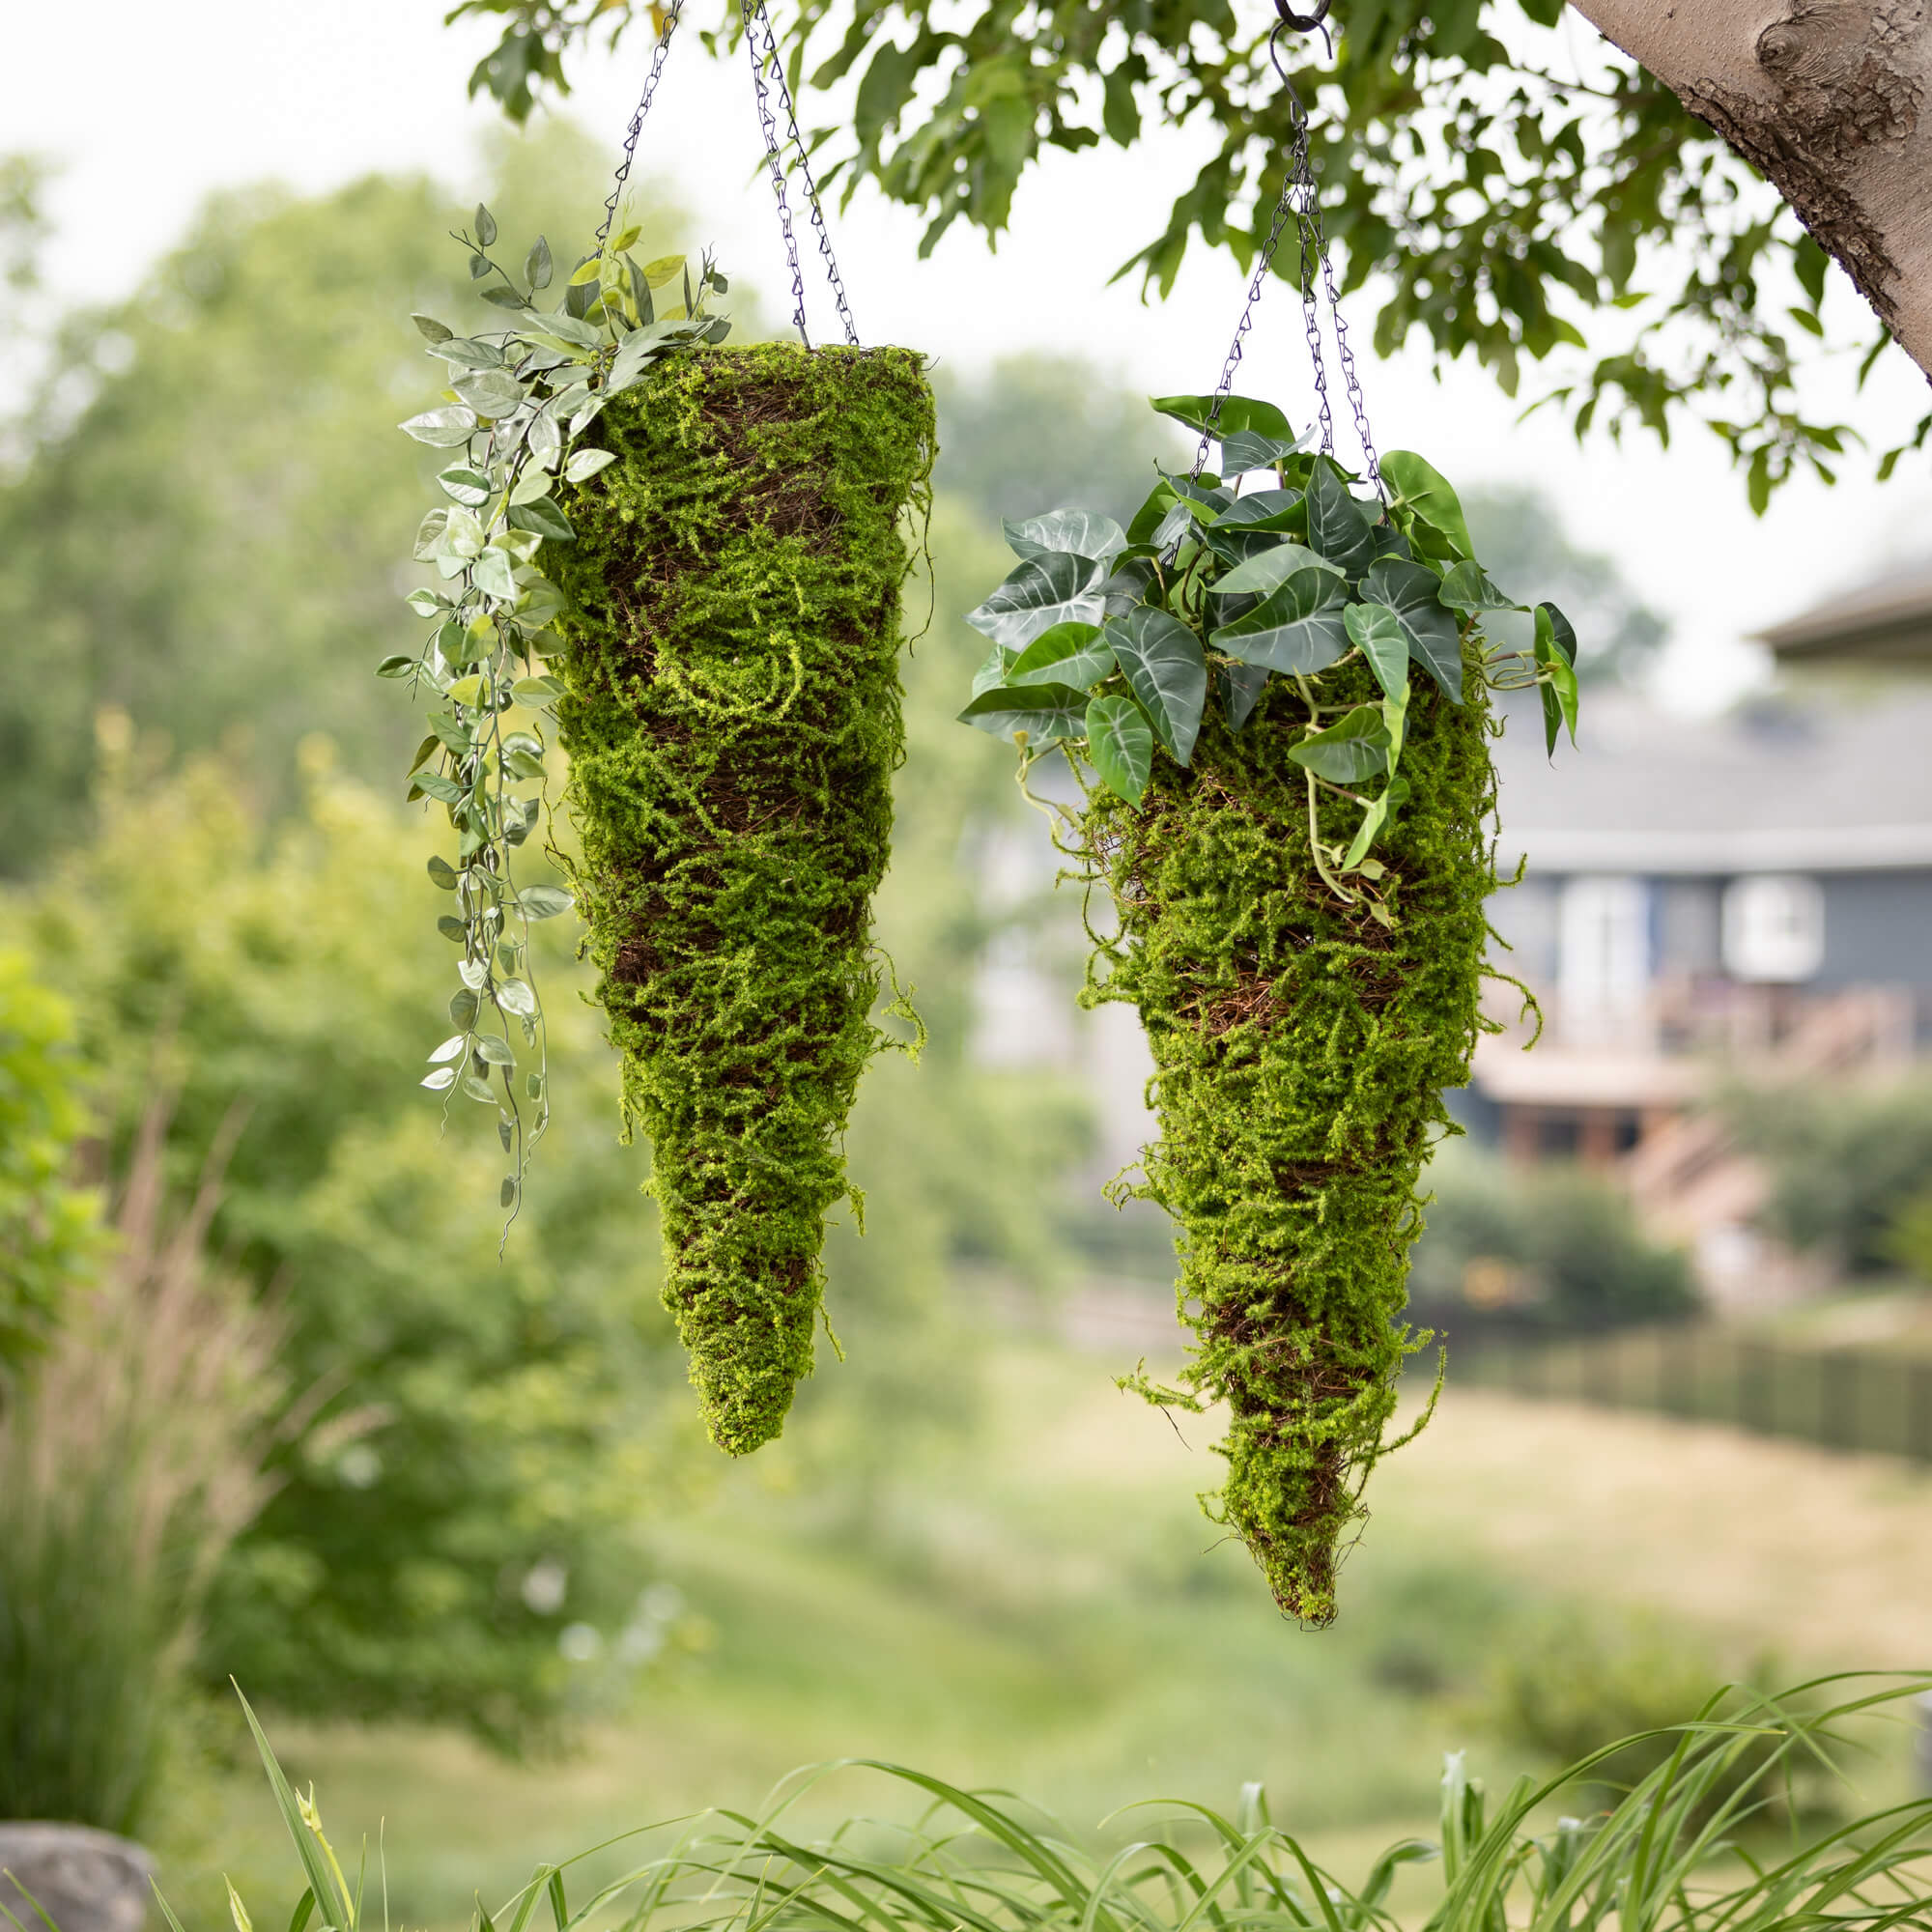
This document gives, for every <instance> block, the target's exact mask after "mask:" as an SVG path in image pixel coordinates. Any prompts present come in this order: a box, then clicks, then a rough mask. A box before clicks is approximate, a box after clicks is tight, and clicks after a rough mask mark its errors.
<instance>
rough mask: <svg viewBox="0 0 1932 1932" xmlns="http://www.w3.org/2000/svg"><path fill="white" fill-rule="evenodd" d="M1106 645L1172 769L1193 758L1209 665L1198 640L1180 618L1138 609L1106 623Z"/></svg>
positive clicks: (1141, 607) (1165, 612)
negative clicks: (1170, 762)
mask: <svg viewBox="0 0 1932 1932" xmlns="http://www.w3.org/2000/svg"><path fill="white" fill-rule="evenodd" d="M1106 636H1107V641H1108V643H1110V644H1111V645H1112V646H1113V648H1114V657H1115V659H1116V661H1117V662H1118V663H1119V665H1120V667H1121V668H1122V670H1123V671H1124V672H1125V673H1126V678H1127V683H1128V685H1129V686H1131V687H1132V690H1133V694H1134V696H1136V697H1138V698H1139V699H1140V701H1141V705H1142V708H1143V709H1144V710H1145V711H1146V712H1147V714H1148V716H1149V718H1150V719H1151V720H1152V723H1153V728H1154V735H1155V736H1156V737H1158V738H1159V740H1160V742H1161V745H1162V747H1163V749H1164V750H1165V751H1166V753H1167V754H1168V756H1169V757H1171V758H1172V759H1173V760H1174V761H1175V763H1176V764H1178V765H1184V764H1186V763H1187V762H1188V760H1189V759H1190V758H1192V757H1193V755H1194V740H1195V738H1196V737H1197V736H1198V735H1199V734H1200V730H1201V711H1202V707H1203V706H1204V705H1205V704H1206V703H1207V701H1208V660H1207V659H1206V657H1204V656H1203V654H1202V650H1201V640H1200V639H1198V638H1197V637H1196V636H1195V635H1194V633H1193V632H1192V631H1190V630H1189V629H1188V628H1187V626H1186V625H1185V624H1183V623H1182V622H1181V621H1180V619H1179V617H1175V616H1170V615H1169V613H1168V612H1167V611H1158V610H1155V609H1154V607H1153V606H1152V605H1151V604H1143V605H1141V606H1140V607H1139V609H1138V610H1133V611H1127V612H1126V613H1125V614H1124V615H1122V616H1119V617H1110V618H1109V619H1108V620H1107V630H1106Z"/></svg>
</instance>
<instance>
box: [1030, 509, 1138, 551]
mask: <svg viewBox="0 0 1932 1932" xmlns="http://www.w3.org/2000/svg"><path fill="white" fill-rule="evenodd" d="M1001 528H1002V529H1004V530H1005V531H1006V533H1007V542H1008V543H1009V545H1011V547H1012V549H1013V551H1014V553H1015V554H1017V555H1019V556H1022V557H1039V556H1050V555H1052V554H1054V553H1055V552H1056V551H1065V552H1067V553H1069V554H1071V555H1074V556H1084V557H1088V558H1090V559H1091V560H1092V561H1093V562H1094V563H1110V562H1112V561H1113V559H1114V558H1115V557H1116V556H1118V555H1119V554H1120V553H1121V552H1122V551H1123V550H1125V549H1126V547H1127V533H1126V531H1125V530H1123V529H1122V527H1121V526H1120V525H1119V524H1117V523H1116V522H1115V521H1114V520H1113V518H1112V517H1103V516H1100V515H1098V514H1097V513H1095V512H1094V511H1093V510H1049V511H1047V513H1046V514H1045V515H1044V516H1041V517H1026V518H1023V519H1022V520H1021V521H1020V522H1018V523H1014V522H1013V521H1012V520H1011V519H1010V518H1009V519H1006V520H1005V521H1004V522H1003V523H1002V524H1001Z"/></svg>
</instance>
